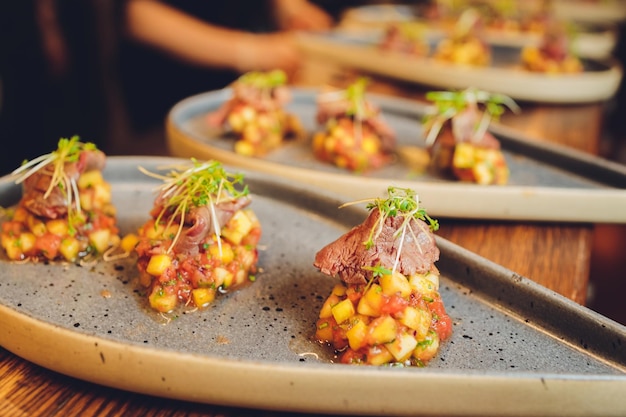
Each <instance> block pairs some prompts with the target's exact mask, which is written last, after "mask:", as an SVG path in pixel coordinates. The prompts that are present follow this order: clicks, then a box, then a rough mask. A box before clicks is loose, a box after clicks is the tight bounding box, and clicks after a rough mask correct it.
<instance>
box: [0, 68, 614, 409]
mask: <svg viewBox="0 0 626 417" xmlns="http://www.w3.org/2000/svg"><path fill="white" fill-rule="evenodd" d="M356 75H358V74H357V73H356V72H355V71H353V70H350V69H343V68H328V66H325V65H323V64H321V63H316V62H313V61H312V62H310V63H309V65H307V66H306V67H305V68H304V69H303V71H302V72H301V73H300V74H299V76H298V78H297V82H298V84H302V85H319V84H320V83H331V84H334V85H341V84H345V83H347V82H349V81H350V80H352V79H354V77H355V76H356ZM372 80H373V84H372V91H376V92H384V93H388V94H394V95H399V96H403V97H409V98H414V99H416V100H420V99H422V98H423V94H424V91H425V90H423V89H422V88H420V87H417V86H415V85H409V84H406V83H402V82H398V81H395V80H389V79H383V78H380V77H373V78H372ZM523 109H524V111H523V113H522V114H521V115H518V116H515V117H512V116H511V117H504V118H503V120H502V123H504V124H506V125H510V126H513V127H516V128H518V129H521V130H523V131H525V132H527V133H528V134H530V135H532V136H533V137H538V138H542V139H545V140H552V141H555V142H559V143H562V144H565V145H569V146H572V147H575V148H578V149H582V150H584V151H587V152H592V153H595V152H597V151H598V146H599V145H598V144H599V139H600V129H601V115H602V104H599V103H596V104H588V105H572V106H556V105H550V106H546V105H536V104H530V103H524V104H523ZM438 233H439V235H440V236H442V237H444V238H447V239H449V240H451V241H452V242H454V243H457V244H459V245H461V246H463V247H465V248H467V249H469V250H471V251H474V252H476V253H478V254H480V255H482V256H484V257H485V258H487V259H490V260H492V261H495V262H497V263H499V264H501V265H503V266H505V267H507V268H509V269H511V270H513V271H515V272H517V273H519V274H521V275H523V276H526V277H529V278H531V279H533V280H535V281H536V282H538V283H540V284H542V285H544V286H546V287H548V288H551V289H553V290H555V291H557V292H559V293H560V294H563V295H565V296H566V297H569V298H571V299H572V300H574V301H576V302H578V303H581V304H584V303H585V300H586V292H587V284H588V279H589V268H590V256H591V250H592V239H593V226H592V225H590V224H557V223H553V224H546V223H534V222H507V221H497V222H493V221H475V220H472V221H467V220H453V219H445V221H442V222H441V229H440V231H439V232H438ZM0 399H2V401H0V415H2V416H17V417H19V416H36V415H37V416H38V415H43V416H75V415H76V416H78V415H80V416H93V415H102V416H104V415H106V416H120V417H122V416H124V417H127V416H171V417H183V416H243V415H254V416H269V415H276V413H272V412H268V411H258V410H256V411H252V410H241V409H233V408H224V407H218V406H212V405H204V404H194V403H186V402H180V401H173V400H167V399H161V398H152V397H149V396H145V395H139V394H134V393H129V392H124V391H119V390H116V389H111V388H106V387H101V386H97V385H94V384H91V383H87V382H83V381H78V380H75V379H73V378H70V377H67V376H64V375H60V374H57V373H55V372H51V371H48V370H46V369H43V368H41V367H39V366H36V365H33V364H31V363H29V362H26V361H24V360H22V359H21V358H19V357H17V356H15V355H13V354H12V353H10V352H7V351H6V350H4V349H0Z"/></svg>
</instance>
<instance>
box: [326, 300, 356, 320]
mask: <svg viewBox="0 0 626 417" xmlns="http://www.w3.org/2000/svg"><path fill="white" fill-rule="evenodd" d="M331 312H332V314H333V318H334V319H335V321H336V322H337V323H338V324H341V323H343V322H344V321H346V320H348V319H349V318H350V317H352V316H354V313H355V311H354V305H353V304H352V301H350V300H349V299H347V298H346V299H345V300H343V301H340V302H339V303H337V304H335V305H334V306H333V307H332V308H331Z"/></svg>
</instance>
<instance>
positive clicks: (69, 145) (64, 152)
mask: <svg viewBox="0 0 626 417" xmlns="http://www.w3.org/2000/svg"><path fill="white" fill-rule="evenodd" d="M91 150H97V147H96V145H95V144H93V143H90V142H86V143H83V142H80V140H79V137H78V136H76V135H75V136H72V137H71V138H69V139H68V138H61V139H59V142H58V145H57V149H56V150H54V151H52V152H50V153H48V154H45V155H41V156H38V157H37V158H35V159H32V160H30V161H24V162H23V164H22V166H20V167H19V168H17V169H15V170H14V171H13V172H12V173H11V175H16V176H18V177H17V179H16V181H15V183H16V184H20V183H22V182H24V181H25V180H26V179H28V178H29V177H30V176H31V175H33V174H36V173H43V172H46V171H44V170H48V171H50V172H46V174H48V175H50V176H51V179H50V184H49V185H48V188H47V189H46V192H45V193H44V195H43V198H44V199H46V198H48V197H49V196H50V194H51V193H52V191H53V190H54V189H55V188H56V189H58V190H59V191H60V192H61V194H62V195H63V197H65V202H66V204H67V217H68V226H69V228H70V234H74V233H75V232H76V229H75V228H74V225H75V224H76V222H80V221H84V218H83V217H82V216H81V213H82V208H81V206H80V197H79V193H78V186H77V184H76V180H77V178H74V177H71V176H68V175H67V172H66V171H65V164H66V163H73V162H77V161H78V159H79V157H80V154H81V152H83V151H91ZM49 166H51V168H50V169H48V167H49Z"/></svg>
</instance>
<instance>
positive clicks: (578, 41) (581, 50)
mask: <svg viewBox="0 0 626 417" xmlns="http://www.w3.org/2000/svg"><path fill="white" fill-rule="evenodd" d="M567 1H568V3H569V4H571V3H572V1H571V0H567ZM553 3H554V2H553ZM605 3H606V1H605V2H604V4H605ZM599 6H600V5H599V4H598V5H595V7H591V8H590V9H589V10H594V11H597V10H598V9H599ZM622 12H623V11H622ZM587 15H589V13H587ZM607 15H608V13H607ZM613 19H615V16H613ZM613 19H604V21H601V20H599V21H597V22H590V21H589V22H585V23H581V22H580V21H578V22H576V23H573V24H572V26H573V28H574V30H575V31H576V36H575V37H574V39H572V48H573V50H575V51H576V52H577V54H578V55H579V56H581V57H585V58H593V59H606V58H608V57H610V56H611V54H612V53H613V49H614V47H615V44H616V42H617V27H616V25H615V21H614V20H613ZM570 20H571V19H570ZM411 21H415V22H420V23H421V24H423V25H424V28H425V36H426V37H427V38H429V39H441V38H442V37H443V36H445V34H446V32H449V29H450V27H449V23H448V25H447V26H446V25H445V24H441V22H437V20H434V21H432V20H429V19H428V18H425V17H424V16H422V14H421V13H420V11H419V10H418V8H416V7H411V6H409V5H399V4H371V5H366V6H360V7H354V8H351V9H349V10H347V11H346V12H345V13H344V14H343V15H342V18H341V21H340V22H339V30H337V31H338V32H345V33H346V35H348V36H352V37H353V36H358V38H359V39H361V40H363V41H367V42H368V43H371V44H374V43H377V42H380V40H381V39H382V35H383V31H384V30H385V29H386V28H387V26H388V25H389V24H390V23H394V22H411ZM483 35H484V36H485V40H486V41H487V42H489V43H490V44H492V45H504V46H513V47H518V48H519V47H523V46H525V45H536V44H538V43H539V42H540V41H541V34H539V33H536V32H524V31H516V30H506V29H499V28H496V29H493V28H489V27H486V28H484V29H483Z"/></svg>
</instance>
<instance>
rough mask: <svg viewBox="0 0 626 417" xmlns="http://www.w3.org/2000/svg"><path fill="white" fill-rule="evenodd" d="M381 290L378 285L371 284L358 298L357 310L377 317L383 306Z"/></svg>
mask: <svg viewBox="0 0 626 417" xmlns="http://www.w3.org/2000/svg"><path fill="white" fill-rule="evenodd" d="M383 302H384V299H383V291H382V288H381V287H380V285H378V284H372V285H371V286H370V288H369V289H368V290H367V291H366V292H365V294H364V295H363V297H361V299H360V300H359V304H358V306H357V312H358V313H359V314H363V315H365V316H371V317H378V316H380V310H381V308H382V306H383Z"/></svg>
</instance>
